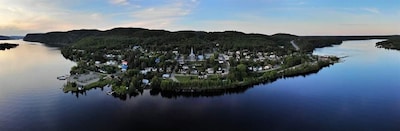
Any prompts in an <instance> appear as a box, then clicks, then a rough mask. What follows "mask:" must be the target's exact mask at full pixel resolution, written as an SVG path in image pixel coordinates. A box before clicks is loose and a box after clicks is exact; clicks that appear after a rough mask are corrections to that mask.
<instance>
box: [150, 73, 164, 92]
mask: <svg viewBox="0 0 400 131" xmlns="http://www.w3.org/2000/svg"><path fill="white" fill-rule="evenodd" d="M150 83H151V87H152V88H153V89H154V88H160V86H161V79H160V78H158V77H157V76H154V77H153V78H152V79H151V82H150Z"/></svg>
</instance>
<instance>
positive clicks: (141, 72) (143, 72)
mask: <svg viewBox="0 0 400 131" xmlns="http://www.w3.org/2000/svg"><path fill="white" fill-rule="evenodd" d="M148 72H149V71H148V70H141V71H140V74H143V75H146V74H147V73H148Z"/></svg>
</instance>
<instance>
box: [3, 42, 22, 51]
mask: <svg viewBox="0 0 400 131" xmlns="http://www.w3.org/2000/svg"><path fill="white" fill-rule="evenodd" d="M18 45H19V44H11V43H1V44H0V50H8V49H11V48H15V47H17V46H18Z"/></svg>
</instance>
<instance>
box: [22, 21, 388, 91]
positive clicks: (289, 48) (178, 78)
mask: <svg viewBox="0 0 400 131" xmlns="http://www.w3.org/2000/svg"><path fill="white" fill-rule="evenodd" d="M389 37H391V36H296V35H291V34H275V35H263V34H246V33H242V32H237V31H225V32H203V31H177V32H170V31H165V30H148V29H142V28H115V29H111V30H106V31H99V30H73V31H68V32H50V33H44V34H28V35H27V36H26V37H25V38H24V40H25V41H32V42H42V43H45V44H47V45H52V46H60V47H61V53H62V54H63V56H64V57H65V58H67V59H70V60H73V61H75V62H77V66H74V67H72V69H71V71H70V74H71V76H70V77H69V79H68V83H67V85H66V86H65V87H64V91H65V92H69V91H74V92H75V91H84V90H90V89H91V88H95V87H103V86H106V85H111V86H112V90H113V92H111V93H113V94H114V95H126V94H128V93H134V92H137V91H138V90H140V89H144V88H149V89H153V90H161V91H173V92H210V91H219V90H226V89H232V88H241V87H245V86H251V85H253V84H258V83H263V82H269V81H274V80H276V79H279V78H282V77H289V76H297V75H304V74H308V73H314V72H318V71H319V70H320V69H322V68H324V67H326V66H329V65H331V64H334V63H336V62H338V61H339V58H338V57H336V56H316V55H312V51H313V50H314V49H315V48H321V47H326V46H332V45H335V44H341V43H342V41H344V40H364V39H387V38H389Z"/></svg>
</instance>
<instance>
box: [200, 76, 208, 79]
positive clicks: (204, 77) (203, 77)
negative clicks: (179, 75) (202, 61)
mask: <svg viewBox="0 0 400 131" xmlns="http://www.w3.org/2000/svg"><path fill="white" fill-rule="evenodd" d="M198 78H199V79H207V75H199V76H198Z"/></svg>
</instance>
